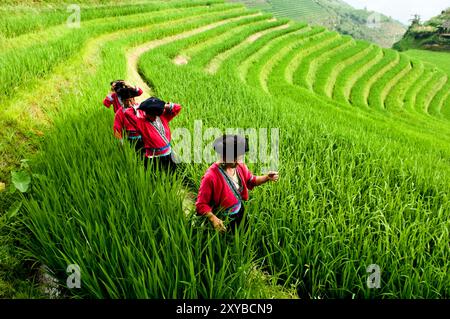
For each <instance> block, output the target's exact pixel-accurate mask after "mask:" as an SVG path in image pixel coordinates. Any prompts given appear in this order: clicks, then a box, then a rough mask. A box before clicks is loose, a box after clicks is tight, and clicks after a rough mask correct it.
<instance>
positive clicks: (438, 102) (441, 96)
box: [428, 80, 450, 116]
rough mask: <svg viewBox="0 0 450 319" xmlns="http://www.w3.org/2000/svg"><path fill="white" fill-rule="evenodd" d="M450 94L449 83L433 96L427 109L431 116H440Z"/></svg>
mask: <svg viewBox="0 0 450 319" xmlns="http://www.w3.org/2000/svg"><path fill="white" fill-rule="evenodd" d="M449 94H450V83H449V81H448V80H447V83H445V85H444V86H443V87H442V89H441V90H440V91H439V92H438V93H437V94H436V95H435V96H434V98H433V100H432V101H431V103H430V106H429V108H428V110H429V113H430V114H431V115H436V116H442V108H443V105H444V104H445V101H446V100H447V99H448V98H449Z"/></svg>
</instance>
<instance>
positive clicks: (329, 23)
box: [229, 0, 406, 48]
mask: <svg viewBox="0 0 450 319" xmlns="http://www.w3.org/2000/svg"><path fill="white" fill-rule="evenodd" d="M229 1H230V2H242V3H244V4H245V5H247V6H248V7H250V8H257V9H261V10H263V11H267V12H271V13H273V15H274V16H276V17H287V18H290V19H293V20H296V21H305V22H308V23H310V24H314V25H323V26H325V27H327V28H329V29H332V30H336V31H338V32H340V33H342V34H347V35H350V36H352V37H354V38H355V39H361V40H367V41H370V42H374V43H377V44H379V45H380V46H383V47H389V48H390V47H392V45H393V44H394V43H395V42H397V41H398V40H399V39H401V38H402V36H403V34H404V33H405V31H406V26H404V25H403V24H402V23H400V22H398V21H396V20H394V19H392V18H390V17H387V16H385V15H383V14H381V13H378V12H374V11H367V10H358V9H355V8H353V7H352V6H351V5H349V4H347V3H346V2H344V1H341V0H229Z"/></svg>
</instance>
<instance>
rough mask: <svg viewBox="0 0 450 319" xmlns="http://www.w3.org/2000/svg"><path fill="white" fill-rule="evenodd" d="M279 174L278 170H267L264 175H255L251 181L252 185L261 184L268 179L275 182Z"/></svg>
mask: <svg viewBox="0 0 450 319" xmlns="http://www.w3.org/2000/svg"><path fill="white" fill-rule="evenodd" d="M278 178H279V176H278V172H272V171H271V172H269V173H267V174H266V175H262V176H255V178H254V180H253V183H254V186H259V185H262V184H265V183H267V182H269V181H272V182H276V181H277V180H278Z"/></svg>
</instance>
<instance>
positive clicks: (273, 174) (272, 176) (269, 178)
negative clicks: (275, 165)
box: [267, 171, 279, 182]
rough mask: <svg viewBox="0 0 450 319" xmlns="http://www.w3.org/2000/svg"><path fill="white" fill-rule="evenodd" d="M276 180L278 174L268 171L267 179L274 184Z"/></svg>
mask: <svg viewBox="0 0 450 319" xmlns="http://www.w3.org/2000/svg"><path fill="white" fill-rule="evenodd" d="M278 178H279V176H278V172H273V171H270V172H269V173H267V179H268V180H269V181H272V182H276V181H278Z"/></svg>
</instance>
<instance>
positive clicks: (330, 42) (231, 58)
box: [0, 0, 450, 298]
mask: <svg viewBox="0 0 450 319" xmlns="http://www.w3.org/2000/svg"><path fill="white" fill-rule="evenodd" d="M274 3H275V2H274ZM280 3H281V2H280ZM274 5H275V4H274ZM64 10H65V8H63V7H61V8H60V9H55V11H52V12H49V13H45V12H43V13H39V14H35V15H31V14H30V13H26V12H24V13H22V14H23V15H27V14H28V15H29V16H33V19H30V21H29V22H28V23H27V24H26V25H24V24H20V23H17V24H16V23H15V22H16V21H17V20H18V19H20V18H21V15H20V14H19V15H16V16H15V15H11V17H10V18H8V20H6V22H2V23H4V24H5V27H4V28H2V29H1V32H2V38H1V41H2V51H1V53H0V54H1V56H0V66H1V67H0V88H1V91H2V92H4V94H3V95H2V96H1V98H0V101H1V102H2V104H3V107H2V110H1V123H2V124H3V126H4V127H6V129H5V131H4V132H3V133H2V134H3V135H2V137H1V138H2V141H6V142H5V143H3V145H2V149H1V152H2V156H3V155H4V158H5V161H7V162H8V165H6V166H5V167H11V166H16V167H17V165H18V160H20V158H21V157H22V156H18V155H17V154H15V155H14V154H13V153H11V152H9V151H8V150H11V149H12V145H14V146H16V147H26V146H27V145H28V144H27V143H31V142H32V141H34V139H33V138H34V136H36V134H37V133H36V132H37V130H39V131H42V132H43V136H42V137H39V138H38V139H37V144H36V146H35V147H36V148H37V149H36V151H37V152H36V154H35V155H33V156H31V155H30V154H27V155H26V157H27V158H30V159H31V161H30V162H29V165H30V169H31V170H32V173H33V174H34V175H33V178H32V187H31V190H30V191H28V192H27V193H25V194H24V195H21V196H20V200H21V202H22V209H21V210H20V211H18V213H17V214H14V216H12V215H11V216H10V217H8V218H10V219H11V220H13V221H14V223H15V224H18V226H16V227H17V234H16V235H15V236H16V238H18V240H19V241H20V246H21V247H22V253H24V254H25V256H26V257H27V258H29V259H31V260H34V261H37V262H38V263H39V264H42V265H46V266H47V267H48V268H49V269H50V270H51V271H52V272H53V274H54V276H55V277H56V278H57V279H58V280H59V282H60V283H61V287H60V289H61V291H62V292H63V294H64V295H65V296H77V297H85V298H261V297H263V298H270V297H275V298H278V297H300V298H448V297H449V296H450V285H449V283H450V274H449V272H448V269H449V266H450V258H449V257H450V256H449V241H448V238H449V226H450V218H449V212H450V200H449V199H450V198H449V195H450V192H449V191H450V186H449V185H450V166H449V163H450V126H449V120H450V98H449V94H448V92H449V90H448V89H449V75H448V74H446V73H445V71H443V70H441V69H440V68H438V67H437V66H435V65H430V64H428V63H422V62H420V61H419V60H417V59H415V58H410V57H409V56H407V55H405V54H403V53H398V52H396V51H392V50H388V49H381V48H379V47H377V46H376V45H373V44H370V43H367V42H361V41H355V40H354V39H352V38H349V37H345V36H341V35H339V34H337V33H335V32H330V31H328V30H326V29H324V28H322V27H317V26H308V25H306V24H299V23H297V22H293V21H290V20H286V19H282V20H277V19H274V18H273V17H272V16H270V15H266V14H260V13H259V12H258V11H255V10H253V11H252V10H248V9H245V8H244V7H243V6H242V5H239V4H229V3H227V4H225V3H223V2H222V1H216V0H208V1H203V0H195V1H171V2H166V1H148V2H147V3H145V4H134V5H128V6H125V5H124V6H116V5H114V4H108V5H103V6H92V5H84V6H83V7H82V8H81V12H82V20H81V26H82V27H81V28H67V26H66V24H65V23H64V21H65V16H64ZM280 10H281V9H280ZM305 10H306V9H305ZM117 78H125V79H128V80H129V81H130V82H132V83H135V84H137V85H138V86H141V87H143V88H145V91H146V92H145V93H144V96H143V97H144V98H145V97H147V96H149V95H150V94H156V95H158V96H159V97H161V98H162V99H165V100H170V101H175V102H179V103H180V104H181V105H183V107H184V109H183V111H182V114H181V115H180V116H179V117H177V118H176V119H175V120H174V121H173V122H172V127H173V128H186V129H187V130H188V131H189V132H195V134H197V132H196V131H195V127H194V122H195V121H198V120H201V121H202V125H203V126H204V127H215V128H219V129H221V130H224V129H226V128H243V129H248V128H268V129H269V130H270V129H271V128H278V129H279V130H280V137H281V141H280V163H279V165H278V169H279V172H280V181H279V182H278V183H276V184H271V185H266V186H264V187H261V188H258V189H255V190H254V191H253V192H252V194H251V200H250V202H249V203H248V204H247V206H246V214H247V223H248V225H249V227H248V229H242V230H241V232H239V233H238V234H237V235H235V236H228V235H227V236H222V235H220V234H218V233H216V232H214V231H213V230H212V229H211V227H210V226H209V225H208V224H207V223H204V222H202V220H201V219H199V218H198V217H196V216H195V214H194V212H193V211H192V207H188V210H189V209H190V210H191V211H190V213H189V212H188V214H187V215H186V205H185V195H184V194H185V192H186V188H188V190H189V191H190V192H192V193H196V192H197V189H198V186H199V183H200V179H201V177H202V175H203V173H204V171H205V169H206V168H207V167H208V166H209V165H210V164H211V163H205V162H201V163H191V164H189V165H185V166H184V167H183V169H182V170H181V171H180V172H178V173H177V174H174V175H172V174H165V173H163V172H161V173H160V177H159V178H157V179H155V178H151V177H150V175H149V172H145V171H144V170H143V168H142V167H141V165H138V163H137V162H138V159H137V158H136V155H135V154H134V152H133V150H132V149H131V148H123V149H120V147H119V145H118V143H117V141H115V140H114V137H113V134H112V120H113V114H112V111H111V110H107V109H105V108H104V107H103V106H102V105H101V101H102V100H103V98H104V96H105V95H106V93H107V92H108V89H109V82H110V81H111V80H113V79H117ZM12 88H13V89H12ZM37 97H39V98H37ZM23 123H26V125H25V124H23ZM200 134H202V133H201V132H200ZM28 135H29V137H28V138H27V136H28ZM176 142H177V141H176V140H175V144H176ZM208 142H210V141H205V142H204V143H205V144H206V143H208ZM27 149H28V148H27ZM7 151H8V152H7ZM30 152H31V150H30ZM33 152H34V150H33ZM13 155H14V156H13ZM21 155H22V154H21ZM266 166H267V165H266V163H256V164H249V167H250V168H251V169H252V170H253V171H254V172H255V173H261V172H262V171H264V170H265V169H267V167H266ZM2 176H3V177H2V178H6V177H5V176H6V174H3V175H2ZM186 181H188V185H186ZM8 220H9V219H8ZM69 264H77V265H79V267H80V269H81V272H82V286H81V288H80V289H66V288H65V286H64V285H65V282H66V277H67V273H66V268H67V265H69ZM372 264H376V265H379V266H380V269H381V284H380V287H379V288H377V289H371V288H369V287H368V285H367V278H368V275H369V274H368V273H367V267H368V266H369V265H372Z"/></svg>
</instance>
